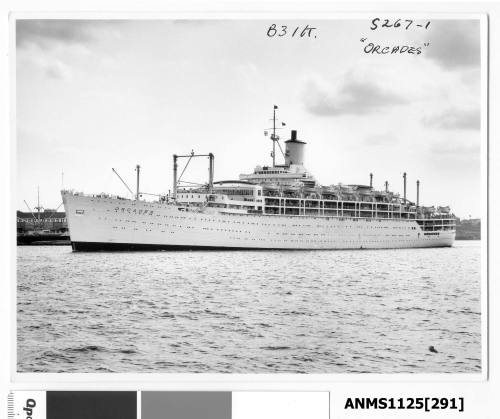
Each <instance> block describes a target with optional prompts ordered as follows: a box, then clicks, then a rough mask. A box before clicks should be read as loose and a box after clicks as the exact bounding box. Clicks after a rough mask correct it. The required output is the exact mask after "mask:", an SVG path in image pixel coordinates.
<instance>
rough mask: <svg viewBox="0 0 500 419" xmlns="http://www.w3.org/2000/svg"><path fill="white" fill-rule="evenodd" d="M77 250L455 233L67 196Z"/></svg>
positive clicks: (430, 237)
mask: <svg viewBox="0 0 500 419" xmlns="http://www.w3.org/2000/svg"><path fill="white" fill-rule="evenodd" d="M62 196H63V202H64V207H65V210H66V217H67V220H68V226H69V232H70V238H71V242H72V243H73V248H74V249H75V250H105V249H111V250H113V249H117V250H118V249H128V250H139V249H162V248H165V249H168V248H181V249H182V248H238V249H390V248H415V247H442V246H451V245H452V244H453V241H454V239H455V230H446V231H439V232H433V233H429V232H424V231H422V230H421V228H420V226H419V225H418V223H417V222H416V221H415V220H398V219H371V218H350V217H344V218H336V217H314V216H310V217H309V216H307V217H304V216H285V215H255V214H225V213H219V212H215V211H214V212H213V213H202V212H192V211H184V210H183V209H182V208H181V207H178V206H176V205H172V204H166V203H152V202H145V201H132V200H125V199H116V198H107V197H91V196H86V195H77V194H72V193H70V192H65V191H64V192H63V193H62Z"/></svg>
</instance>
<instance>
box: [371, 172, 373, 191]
mask: <svg viewBox="0 0 500 419" xmlns="http://www.w3.org/2000/svg"><path fill="white" fill-rule="evenodd" d="M370 188H373V173H370Z"/></svg>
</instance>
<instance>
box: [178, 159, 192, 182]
mask: <svg viewBox="0 0 500 419" xmlns="http://www.w3.org/2000/svg"><path fill="white" fill-rule="evenodd" d="M193 156H194V152H191V155H190V156H189V159H188V161H187V163H186V165H185V166H184V169H182V172H181V175H180V176H179V178H178V179H177V183H179V182H180V181H181V178H182V175H183V174H184V172H185V171H186V169H187V167H188V165H189V162H190V161H191V159H192V158H193Z"/></svg>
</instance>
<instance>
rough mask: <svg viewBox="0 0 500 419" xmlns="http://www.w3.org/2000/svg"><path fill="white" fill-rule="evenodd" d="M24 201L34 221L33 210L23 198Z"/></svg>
mask: <svg viewBox="0 0 500 419" xmlns="http://www.w3.org/2000/svg"><path fill="white" fill-rule="evenodd" d="M24 203H25V204H26V206H27V207H28V209H29V210H30V212H31V216H32V217H33V219H34V220H35V221H36V217H35V214H33V210H32V209H31V208H30V206H29V205H28V203H27V202H26V200H24Z"/></svg>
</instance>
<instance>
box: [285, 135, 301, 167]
mask: <svg viewBox="0 0 500 419" xmlns="http://www.w3.org/2000/svg"><path fill="white" fill-rule="evenodd" d="M285 144H286V151H285V164H286V165H287V166H290V165H291V164H298V165H303V164H304V145H305V144H306V143H305V142H304V141H299V140H298V139H297V131H296V130H292V132H291V134H290V139H289V140H287V141H285Z"/></svg>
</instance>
